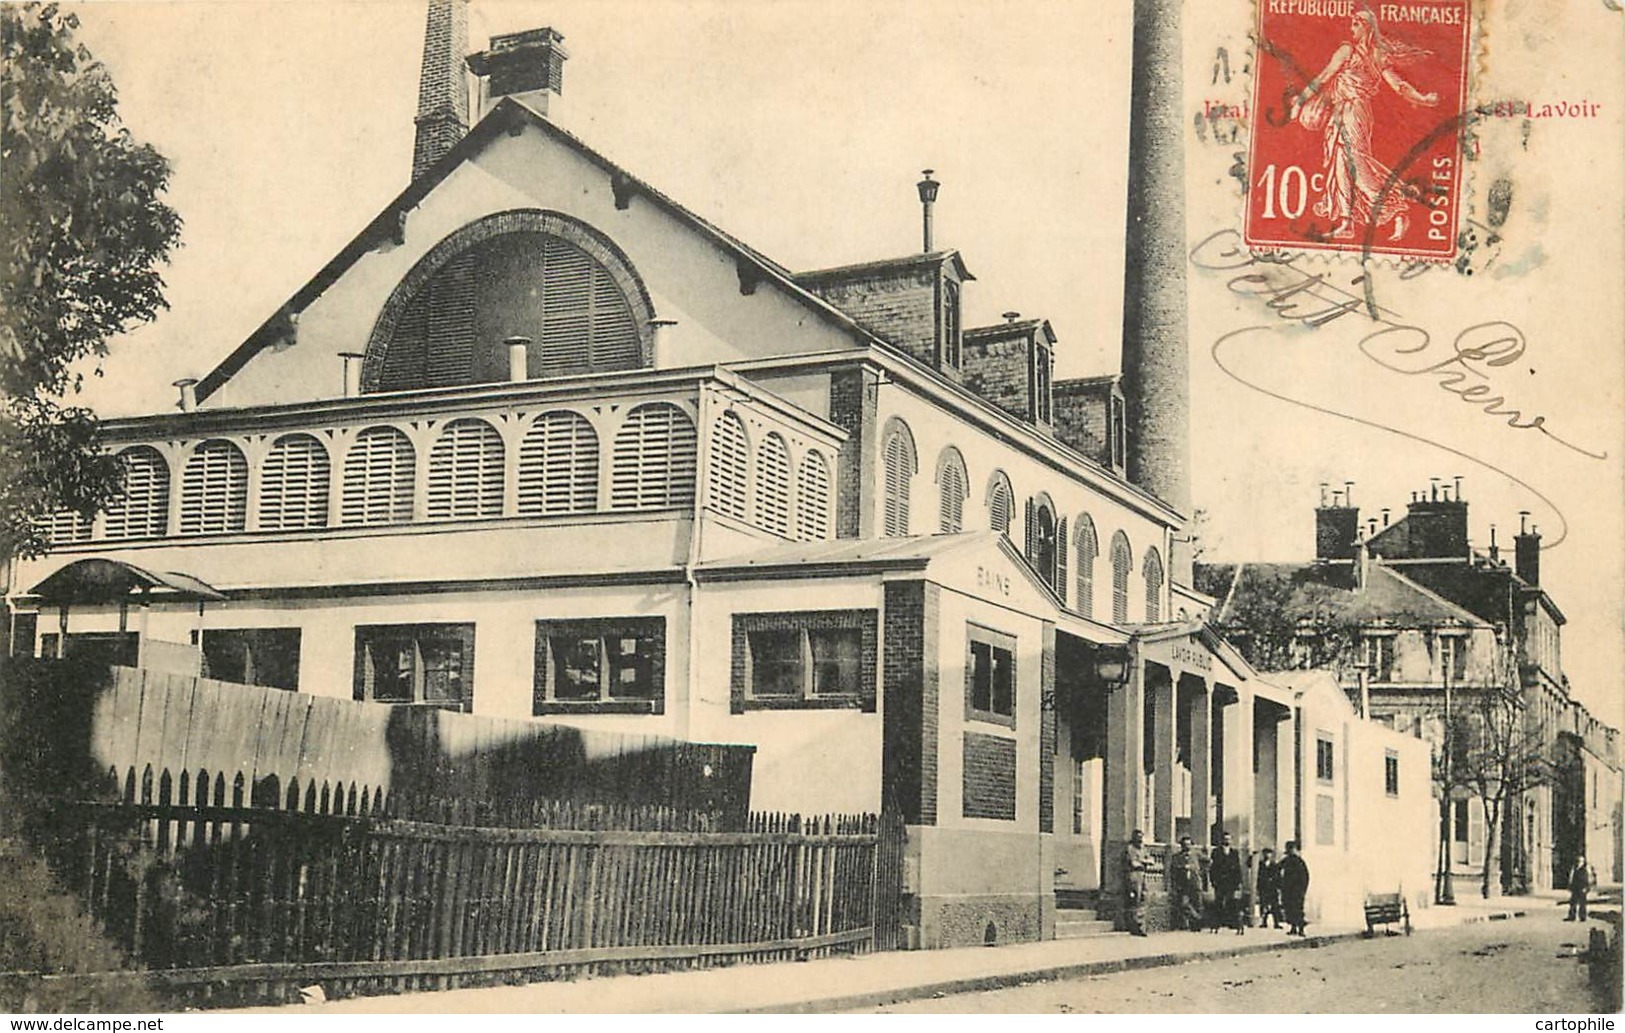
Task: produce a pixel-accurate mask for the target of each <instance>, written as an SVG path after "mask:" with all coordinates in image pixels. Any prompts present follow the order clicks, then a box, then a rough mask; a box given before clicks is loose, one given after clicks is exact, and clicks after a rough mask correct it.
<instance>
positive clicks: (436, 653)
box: [422, 639, 463, 703]
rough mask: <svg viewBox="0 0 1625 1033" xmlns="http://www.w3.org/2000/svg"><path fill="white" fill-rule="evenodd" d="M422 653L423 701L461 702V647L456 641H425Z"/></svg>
mask: <svg viewBox="0 0 1625 1033" xmlns="http://www.w3.org/2000/svg"><path fill="white" fill-rule="evenodd" d="M422 650H423V701H424V702H425V703H461V702H462V699H463V644H462V643H461V642H458V641H457V640H456V639H426V640H424V641H423V643H422Z"/></svg>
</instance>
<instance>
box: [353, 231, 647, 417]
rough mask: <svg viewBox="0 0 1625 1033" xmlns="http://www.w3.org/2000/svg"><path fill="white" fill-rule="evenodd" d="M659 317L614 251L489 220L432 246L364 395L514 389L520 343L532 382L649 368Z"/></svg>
mask: <svg viewBox="0 0 1625 1033" xmlns="http://www.w3.org/2000/svg"><path fill="white" fill-rule="evenodd" d="M652 315H653V310H652V308H651V306H650V304H649V301H648V297H647V294H646V292H645V291H644V289H643V287H642V284H641V282H640V281H639V280H638V279H637V277H636V275H635V274H634V273H633V271H632V269H631V267H630V265H629V264H628V263H627V262H626V260H625V258H624V257H623V256H622V255H621V254H620V252H619V250H618V249H617V248H615V246H614V245H613V244H612V243H610V242H609V241H608V240H607V238H604V237H603V236H602V235H601V234H599V233H597V231H595V230H592V229H591V228H589V227H587V226H586V225H584V224H582V223H578V222H576V221H575V220H573V219H568V218H566V217H565V216H562V215H558V214H557V213H552V212H541V211H528V210H527V211H514V212H502V213H499V214H497V215H492V216H488V217H487V218H485V219H481V220H479V221H478V222H475V223H471V224H470V225H468V226H465V227H463V228H462V229H461V230H458V231H457V232H456V233H454V234H452V235H451V236H450V237H448V238H446V239H445V240H443V241H441V242H440V243H439V244H437V245H436V246H435V247H434V248H433V249H431V250H430V252H429V253H428V254H427V255H425V256H424V257H423V259H422V260H421V261H419V262H418V264H417V265H416V266H415V267H414V268H413V269H412V271H411V272H410V273H408V274H407V276H406V278H405V279H404V280H403V281H402V282H401V284H400V286H399V287H397V288H396V290H395V293H394V295H393V296H391V298H390V300H389V302H388V303H387V304H386V305H385V307H384V312H383V314H382V315H381V316H380V317H379V320H378V324H377V326H375V327H374V329H373V334H372V338H371V340H370V341H369V343H368V345H367V356H366V363H365V365H364V366H363V371H362V384H363V388H364V389H365V390H368V391H403V390H410V389H412V388H421V387H450V386H456V385H459V384H480V383H491V382H496V381H503V380H507V379H508V376H509V366H508V348H507V344H506V342H507V340H508V339H509V338H513V337H524V338H527V339H528V340H529V341H530V344H529V345H528V346H527V348H526V363H525V366H526V376H527V377H528V378H530V379H539V378H547V377H560V376H570V375H574V374H582V373H605V372H612V371H615V370H625V369H637V368H640V367H643V366H646V365H648V364H649V363H648V361H647V352H646V348H645V341H644V337H645V334H646V332H647V329H646V328H647V324H648V321H649V319H650V318H652Z"/></svg>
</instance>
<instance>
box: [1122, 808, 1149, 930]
mask: <svg viewBox="0 0 1625 1033" xmlns="http://www.w3.org/2000/svg"><path fill="white" fill-rule="evenodd" d="M1150 869H1151V851H1149V850H1147V849H1146V848H1145V833H1144V832H1141V831H1140V830H1139V829H1135V830H1134V835H1133V836H1132V837H1131V838H1130V839H1129V841H1128V846H1126V847H1124V848H1123V921H1124V923H1125V924H1127V925H1128V931H1129V932H1131V933H1133V934H1134V935H1135V936H1144V935H1145V873H1146V872H1147V871H1149V870H1150Z"/></svg>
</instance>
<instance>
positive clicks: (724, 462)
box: [710, 409, 750, 520]
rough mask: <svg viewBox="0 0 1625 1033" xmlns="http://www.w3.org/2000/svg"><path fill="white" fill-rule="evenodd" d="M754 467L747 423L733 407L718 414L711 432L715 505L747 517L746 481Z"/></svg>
mask: <svg viewBox="0 0 1625 1033" xmlns="http://www.w3.org/2000/svg"><path fill="white" fill-rule="evenodd" d="M749 469H750V445H749V444H748V443H747V442H746V440H745V424H744V421H743V420H741V419H740V418H739V414H738V413H736V412H734V411H733V410H732V409H729V410H728V411H726V412H724V413H723V414H722V415H721V416H720V417H718V418H717V423H716V427H715V429H714V430H713V431H712V434H711V470H710V485H711V499H710V502H711V508H712V509H715V510H716V511H717V512H719V513H726V514H727V515H729V516H731V517H734V518H735V519H737V520H743V519H745V482H746V473H747V471H748V470H749Z"/></svg>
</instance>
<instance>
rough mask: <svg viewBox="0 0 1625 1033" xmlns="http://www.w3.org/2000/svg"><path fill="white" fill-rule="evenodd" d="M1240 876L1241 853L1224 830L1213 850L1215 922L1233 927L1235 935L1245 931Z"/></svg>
mask: <svg viewBox="0 0 1625 1033" xmlns="http://www.w3.org/2000/svg"><path fill="white" fill-rule="evenodd" d="M1241 876H1242V872H1241V854H1240V852H1238V851H1237V850H1236V848H1235V847H1234V846H1233V845H1231V839H1230V833H1228V832H1226V833H1225V834H1224V838H1223V839H1222V840H1220V842H1219V846H1218V847H1217V848H1216V849H1215V850H1214V851H1213V875H1212V878H1213V898H1214V900H1213V903H1214V907H1215V908H1216V909H1217V910H1218V915H1217V916H1216V918H1217V922H1218V923H1219V924H1223V925H1228V926H1230V927H1231V928H1233V929H1235V930H1236V935H1237V936H1240V935H1241V934H1243V933H1245V932H1246V931H1247V927H1246V924H1245V923H1244V922H1243V920H1242V914H1241Z"/></svg>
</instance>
